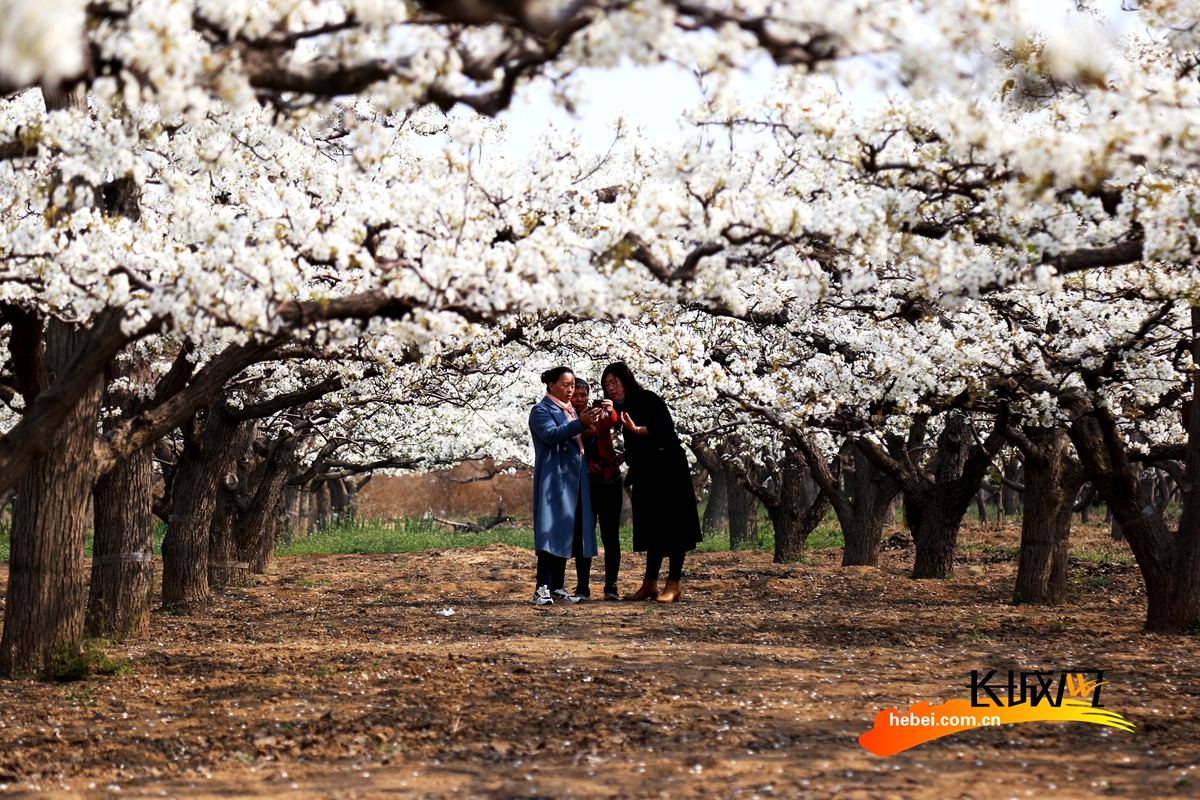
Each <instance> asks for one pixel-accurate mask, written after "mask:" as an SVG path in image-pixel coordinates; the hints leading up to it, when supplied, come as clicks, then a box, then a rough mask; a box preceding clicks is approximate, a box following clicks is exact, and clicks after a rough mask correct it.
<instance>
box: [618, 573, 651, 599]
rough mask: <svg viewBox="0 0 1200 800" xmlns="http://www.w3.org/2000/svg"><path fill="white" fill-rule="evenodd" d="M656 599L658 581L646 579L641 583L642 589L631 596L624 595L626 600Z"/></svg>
mask: <svg viewBox="0 0 1200 800" xmlns="http://www.w3.org/2000/svg"><path fill="white" fill-rule="evenodd" d="M656 597H658V581H656V580H650V579H649V578H647V579H646V580H644V581H642V588H640V589H638V590H637V591H636V592H634V593H633V594H627V595H625V599H626V600H653V599H654V598H656Z"/></svg>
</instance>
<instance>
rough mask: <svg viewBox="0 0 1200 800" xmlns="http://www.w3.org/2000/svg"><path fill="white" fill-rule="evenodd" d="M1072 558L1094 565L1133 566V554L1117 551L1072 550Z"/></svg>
mask: <svg viewBox="0 0 1200 800" xmlns="http://www.w3.org/2000/svg"><path fill="white" fill-rule="evenodd" d="M1071 557H1072V558H1077V559H1079V560H1080V561H1089V562H1091V563H1094V564H1132V563H1133V553H1131V552H1129V551H1126V552H1123V553H1122V552H1118V551H1116V550H1072V551H1071Z"/></svg>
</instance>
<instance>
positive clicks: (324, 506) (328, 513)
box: [313, 481, 333, 528]
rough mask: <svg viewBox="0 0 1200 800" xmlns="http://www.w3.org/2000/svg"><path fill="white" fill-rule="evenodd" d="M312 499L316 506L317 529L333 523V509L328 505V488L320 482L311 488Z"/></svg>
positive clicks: (324, 483) (323, 482)
mask: <svg viewBox="0 0 1200 800" xmlns="http://www.w3.org/2000/svg"><path fill="white" fill-rule="evenodd" d="M313 498H314V499H315V500H316V506H317V528H327V527H329V525H330V523H331V522H332V521H333V509H332V508H331V507H330V503H329V486H328V485H327V484H326V482H325V481H320V482H318V483H317V485H316V486H314V487H313Z"/></svg>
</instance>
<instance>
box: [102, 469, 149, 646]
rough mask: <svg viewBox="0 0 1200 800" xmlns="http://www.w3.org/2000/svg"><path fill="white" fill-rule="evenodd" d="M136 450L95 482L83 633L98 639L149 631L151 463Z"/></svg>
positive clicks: (131, 636) (120, 638)
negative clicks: (89, 581)
mask: <svg viewBox="0 0 1200 800" xmlns="http://www.w3.org/2000/svg"><path fill="white" fill-rule="evenodd" d="M153 463H154V462H153V457H152V453H151V452H150V449H149V448H145V449H142V450H139V451H138V452H136V453H134V454H133V455H132V456H130V457H129V458H128V459H126V460H125V461H124V462H122V463H120V464H118V465H117V466H116V467H114V468H113V469H112V470H110V471H109V473H108V474H107V475H105V476H103V477H101V478H100V479H99V480H98V481H96V486H95V488H94V489H93V490H92V499H93V505H94V508H95V514H94V518H95V525H96V527H95V535H94V537H93V540H92V586H91V592H90V594H89V596H88V606H87V608H88V611H87V632H88V635H89V636H93V637H96V638H100V639H112V640H116V641H123V640H126V639H140V638H142V637H144V636H147V635H148V634H149V633H150V596H151V594H152V593H153V591H154V514H153V513H152V512H151V510H150V509H151V504H152V503H153V499H154V498H153V486H154V468H153Z"/></svg>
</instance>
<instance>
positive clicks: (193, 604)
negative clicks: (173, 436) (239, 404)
mask: <svg viewBox="0 0 1200 800" xmlns="http://www.w3.org/2000/svg"><path fill="white" fill-rule="evenodd" d="M199 427H200V431H199V432H198V433H196V432H192V434H191V435H189V436H188V437H187V442H186V443H185V445H184V449H183V454H182V455H181V456H180V458H179V465H178V467H177V469H176V472H175V480H174V481H173V485H172V492H171V494H172V500H171V514H170V518H169V520H168V522H167V535H166V538H165V539H163V549H162V554H163V586H162V601H163V607H164V608H167V609H171V610H172V611H176V612H196V611H202V610H203V609H205V608H207V607H208V604H209V601H210V599H211V598H210V595H209V590H208V531H209V528H210V527H211V525H212V517H213V511H214V510H215V508H216V502H217V486H218V485H219V484H220V481H221V477H222V476H223V475H224V474H225V469H226V468H227V466H228V464H229V459H230V456H231V455H232V453H233V448H234V445H235V444H236V442H237V429H238V422H237V421H235V420H233V419H231V418H229V416H227V415H226V414H225V413H224V412H223V411H222V410H221V408H220V407H219V406H218V405H217V404H213V405H212V406H210V407H209V408H208V410H207V411H206V412H205V414H204V419H203V421H202V422H201V423H200V425H199Z"/></svg>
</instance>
